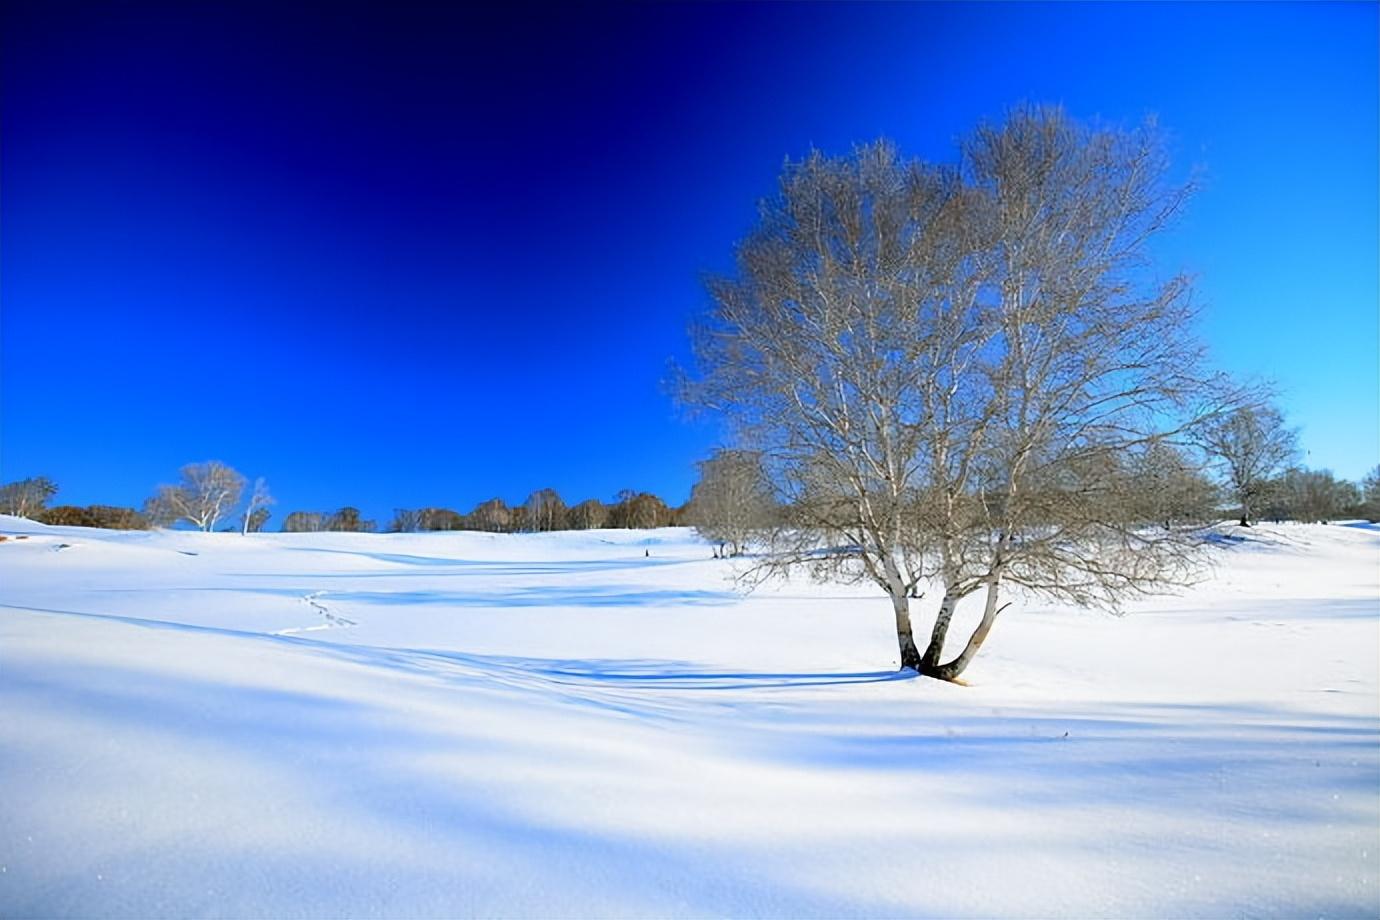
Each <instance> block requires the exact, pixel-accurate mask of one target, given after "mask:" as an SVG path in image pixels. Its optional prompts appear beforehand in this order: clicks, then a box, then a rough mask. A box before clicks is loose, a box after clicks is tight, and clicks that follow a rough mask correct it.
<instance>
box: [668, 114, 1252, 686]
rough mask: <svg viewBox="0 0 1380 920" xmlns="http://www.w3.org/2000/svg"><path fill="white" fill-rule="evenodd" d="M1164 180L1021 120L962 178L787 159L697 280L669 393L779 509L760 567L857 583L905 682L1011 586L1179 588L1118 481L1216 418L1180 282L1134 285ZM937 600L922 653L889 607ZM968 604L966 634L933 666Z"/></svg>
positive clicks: (1122, 139)
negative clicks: (926, 588)
mask: <svg viewBox="0 0 1380 920" xmlns="http://www.w3.org/2000/svg"><path fill="white" fill-rule="evenodd" d="M1164 175H1165V162H1164V159H1163V157H1162V155H1161V148H1160V144H1159V142H1158V139H1157V135H1156V133H1155V131H1154V130H1153V126H1152V125H1146V126H1145V127H1143V128H1141V129H1139V130H1134V131H1123V130H1116V129H1093V128H1088V127H1086V126H1083V125H1080V124H1078V123H1076V122H1074V121H1072V120H1070V119H1069V118H1067V117H1066V116H1065V115H1064V114H1063V113H1062V112H1061V111H1059V110H1056V109H1041V108H1023V109H1018V110H1016V111H1014V112H1013V113H1012V114H1011V115H1010V117H1009V119H1008V120H1007V122H1006V124H1005V125H1003V126H1000V127H990V126H989V127H983V128H981V129H979V130H978V131H977V132H976V133H975V134H974V135H973V136H972V137H971V138H970V139H969V140H968V142H967V143H966V144H965V145H964V147H963V155H962V157H961V161H960V164H959V165H958V166H957V167H939V166H929V165H926V164H923V163H919V162H914V161H905V160H902V159H900V158H899V156H898V155H897V153H896V151H895V149H894V148H893V147H892V146H891V145H890V144H887V143H885V142H879V143H876V144H872V145H869V146H866V147H861V148H859V149H857V150H856V151H855V152H854V154H853V155H852V156H851V157H844V158H838V159H831V158H827V157H825V156H823V155H822V154H819V153H815V154H812V155H811V156H810V157H809V158H807V159H806V160H805V161H803V162H799V163H789V164H788V165H787V168H786V171H785V174H784V175H783V177H782V180H781V191H780V194H779V196H777V197H776V198H774V199H772V200H770V201H767V202H765V203H764V204H763V205H762V209H761V221H760V224H759V226H758V228H757V230H756V231H755V232H754V233H753V234H752V235H751V236H750V237H749V238H748V239H747V240H746V241H745V242H743V243H742V244H741V245H740V247H739V250H738V271H737V272H736V274H735V275H733V276H731V277H727V278H720V279H717V280H714V281H712V282H711V285H710V293H711V296H712V298H713V301H714V308H713V311H712V313H711V315H710V316H709V318H708V320H707V321H706V323H705V324H704V325H703V326H702V327H700V328H699V329H698V330H697V331H696V334H695V353H696V359H697V365H698V374H697V375H695V376H687V377H686V378H685V379H684V380H683V381H682V382H683V384H684V386H683V391H682V392H683V396H684V398H685V399H686V400H687V401H688V402H689V403H690V404H692V405H695V406H700V407H705V408H709V409H712V410H717V411H721V412H723V413H725V414H726V415H727V416H728V418H729V419H730V420H731V421H732V422H733V423H734V426H735V429H734V430H735V431H736V433H737V435H738V438H739V440H740V441H741V442H742V443H743V444H744V445H746V446H749V447H751V448H753V449H757V450H760V451H761V452H762V455H763V458H764V466H765V468H766V470H767V472H768V475H769V476H770V478H771V481H772V483H773V486H774V487H775V489H776V491H777V493H778V494H779V495H781V496H782V497H783V499H784V502H783V503H784V505H785V514H784V516H783V526H781V527H780V528H778V529H777V530H776V531H775V532H774V534H773V538H772V541H771V543H770V545H769V546H768V548H767V552H766V554H765V556H764V563H763V569H761V570H759V571H780V570H784V569H790V568H794V567H797V566H802V565H803V566H807V567H809V568H811V569H812V570H814V571H815V572H816V573H817V574H821V575H824V576H827V577H840V576H843V577H851V578H856V579H867V580H870V581H872V582H874V583H876V584H877V585H878V586H879V587H881V589H882V590H883V591H884V592H885V593H886V594H887V595H889V596H890V598H891V601H892V607H893V610H894V614H895V623H896V632H897V644H898V648H899V652H900V661H901V666H902V667H910V668H915V669H916V670H918V671H920V672H921V673H924V674H927V675H931V676H934V677H938V678H942V679H954V678H957V677H958V676H959V675H960V674H961V673H962V672H963V671H964V669H965V668H966V667H967V666H968V664H969V663H970V662H971V661H972V659H973V657H974V655H975V654H976V653H977V651H978V650H979V648H980V647H981V646H982V644H983V642H984V641H985V640H986V638H987V636H988V634H989V633H990V631H991V629H992V626H993V624H994V622H995V619H996V617H997V615H998V613H999V612H1000V611H1001V610H1002V609H1003V607H1004V605H1003V604H1002V603H1001V598H1002V591H1003V589H1004V588H1005V587H1006V586H1008V585H1018V586H1021V587H1024V588H1026V589H1028V590H1030V591H1034V592H1036V593H1041V594H1044V595H1047V596H1051V597H1054V598H1060V599H1065V600H1069V601H1073V602H1076V603H1080V604H1098V605H1103V606H1108V607H1113V606H1115V605H1116V604H1117V603H1118V602H1119V601H1121V600H1122V599H1123V598H1125V597H1127V596H1129V595H1135V594H1139V593H1145V592H1150V591H1156V590H1161V589H1164V588H1165V587H1168V586H1170V585H1173V584H1178V583H1181V582H1182V581H1183V580H1184V579H1186V578H1188V577H1190V574H1191V571H1192V564H1191V563H1192V553H1193V550H1194V548H1195V541H1194V540H1193V539H1192V538H1191V535H1190V534H1188V533H1186V532H1185V529H1184V528H1181V527H1170V528H1164V527H1146V526H1144V523H1143V521H1142V520H1141V519H1140V514H1139V510H1138V504H1139V503H1138V502H1136V501H1134V500H1133V499H1134V498H1135V496H1136V492H1137V490H1138V489H1139V488H1140V482H1139V480H1138V477H1136V476H1135V475H1134V474H1133V471H1132V470H1131V469H1130V468H1128V465H1127V464H1126V462H1125V458H1126V457H1127V455H1128V454H1129V453H1130V452H1132V451H1135V450H1138V449H1142V448H1143V447H1145V446H1146V445H1149V444H1151V443H1154V442H1156V441H1162V440H1165V439H1168V438H1172V437H1174V436H1175V435H1176V434H1179V433H1182V432H1184V431H1187V430H1188V429H1189V428H1190V427H1191V426H1193V425H1194V424H1195V423H1197V422H1198V421H1200V420H1201V419H1202V418H1204V417H1207V416H1210V415H1211V414H1212V413H1213V412H1215V411H1217V407H1218V406H1219V405H1220V404H1222V403H1223V402H1229V401H1230V396H1229V395H1228V394H1226V393H1225V388H1224V386H1223V385H1221V382H1220V380H1218V379H1216V378H1213V377H1212V375H1209V374H1208V373H1207V372H1206V371H1204V370H1203V368H1202V361H1201V350H1200V348H1199V346H1198V344H1197V342H1196V341H1195V340H1194V338H1193V336H1192V335H1191V333H1190V326H1191V315H1192V312H1191V310H1190V307H1189V303H1188V295H1189V287H1188V283H1187V281H1186V280H1185V279H1183V278H1181V277H1173V278H1170V279H1169V280H1168V281H1166V282H1162V283H1154V282H1152V281H1150V280H1149V277H1148V275H1147V273H1146V272H1145V270H1144V268H1145V265H1144V263H1145V251H1146V249H1145V244H1146V241H1147V240H1149V239H1150V238H1152V237H1153V236H1154V235H1155V234H1156V233H1157V232H1159V231H1160V230H1161V229H1163V228H1164V227H1165V226H1166V225H1167V224H1168V223H1169V221H1170V220H1171V218H1172V217H1173V215H1174V214H1175V213H1176V211H1177V210H1178V208H1179V206H1180V205H1181V203H1182V202H1183V200H1184V198H1185V196H1186V195H1187V193H1188V189H1187V188H1185V187H1175V186H1170V185H1168V184H1166V183H1165V181H1164ZM1208 393H1212V394H1218V395H1215V396H1214V398H1213V399H1212V400H1207V399H1206V397H1205V394H1208ZM931 579H932V580H933V581H935V582H937V583H938V586H939V587H940V588H941V589H942V598H941V600H940V603H939V608H938V612H937V614H936V617H935V621H934V625H933V629H932V630H931V634H930V638H929V642H928V644H927V645H926V647H925V649H924V651H923V653H922V652H921V650H920V649H919V648H918V646H917V644H916V642H915V641H914V638H913V635H912V629H911V619H910V604H909V601H910V599H911V597H912V596H913V595H914V594H915V593H917V589H918V587H919V586H920V585H921V584H922V583H923V582H925V581H928V580H931ZM975 592H982V593H983V594H984V602H983V613H982V618H981V622H980V624H979V625H978V627H977V629H976V630H975V631H974V632H973V633H972V635H971V636H970V637H969V638H968V640H967V642H966V643H965V645H964V647H963V649H962V651H961V652H959V653H958V654H957V655H956V656H954V657H953V658H951V659H949V660H947V661H945V660H944V658H943V650H944V645H945V640H946V637H947V634H948V630H949V627H950V624H951V622H952V618H953V615H954V611H955V608H956V607H957V605H958V603H959V602H960V601H961V600H962V599H963V598H965V597H968V596H969V595H971V594H973V593H975Z"/></svg>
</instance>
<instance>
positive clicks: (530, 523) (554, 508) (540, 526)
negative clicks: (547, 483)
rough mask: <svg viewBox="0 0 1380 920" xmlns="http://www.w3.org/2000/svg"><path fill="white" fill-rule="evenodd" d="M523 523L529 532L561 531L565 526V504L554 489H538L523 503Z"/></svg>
mask: <svg viewBox="0 0 1380 920" xmlns="http://www.w3.org/2000/svg"><path fill="white" fill-rule="evenodd" d="M523 508H524V510H525V515H526V516H525V523H526V526H527V529H529V530H539V531H547V530H563V529H565V526H566V514H567V511H566V507H565V502H564V501H562V500H561V496H560V495H559V494H558V493H557V492H556V490H555V489H540V490H538V491H536V492H533V493H532V494H531V495H529V496H527V501H526V502H524V503H523Z"/></svg>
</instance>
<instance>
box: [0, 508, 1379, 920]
mask: <svg viewBox="0 0 1380 920" xmlns="http://www.w3.org/2000/svg"><path fill="white" fill-rule="evenodd" d="M0 533H3V534H8V535H9V536H10V539H8V540H6V541H4V542H3V543H0V916H5V917H31V916H127V917H146V916H171V917H191V916H234V917H245V916H272V917H296V916H314V917H343V916H356V917H358V916H392V917H424V916H470V915H478V916H486V917H487V916H518V917H583V916H599V917H602V916H634V917H644V916H657V917H660V916H735V917H739V916H790V917H797V916H828V917H836V916H902V915H904V916H912V915H913V916H941V917H952V916H972V915H978V916H1041V917H1043V916H1077V917H1091V916H1106V915H1121V916H1146V917H1149V916H1188V915H1197V916H1212V917H1220V916H1233V915H1249V916H1269V915H1278V916H1303V915H1307V916H1326V917H1331V916H1364V917H1374V916H1380V869H1378V867H1380V697H1377V670H1378V668H1377V663H1378V661H1380V610H1377V607H1380V531H1377V530H1375V529H1368V528H1366V527H1365V526H1339V525H1333V526H1326V527H1325V526H1299V525H1293V526H1289V525H1286V526H1280V527H1261V528H1256V529H1253V530H1251V531H1240V530H1239V529H1236V528H1225V527H1224V528H1223V529H1222V531H1221V533H1222V534H1223V535H1224V537H1223V539H1222V541H1221V543H1220V545H1219V547H1218V548H1217V549H1216V551H1215V554H1214V558H1215V559H1216V571H1215V574H1214V575H1213V577H1212V578H1211V579H1210V580H1209V581H1207V582H1205V583H1204V584H1203V585H1201V586H1200V587H1198V588H1196V589H1193V590H1192V591H1190V592H1188V593H1186V594H1185V595H1183V596H1181V597H1173V598H1161V599H1157V600H1155V601H1151V602H1142V603H1138V604H1135V605H1132V607H1131V608H1130V609H1129V611H1128V613H1127V615H1126V616H1124V617H1121V618H1114V617H1110V616H1107V615H1105V614H1098V613H1090V612H1086V611H1079V610H1073V609H1066V608H1062V607H1051V606H1049V605H1048V604H1041V603H1038V602H1022V603H1018V604H1017V605H1016V606H1014V607H1012V608H1011V609H1010V610H1009V611H1008V612H1007V613H1005V614H1004V615H1003V617H1002V619H1001V620H999V621H998V624H997V627H996V629H995V630H994V631H993V634H992V638H991V639H990V640H989V642H988V645H987V648H985V649H984V651H983V653H982V655H981V656H980V657H979V658H978V660H977V662H976V664H975V665H974V666H973V667H972V668H971V669H970V670H969V672H968V675H967V677H968V678H969V679H970V682H971V686H968V687H958V686H951V685H945V684H941V683H938V682H935V681H929V680H914V679H910V680H906V679H898V678H897V676H896V674H895V673H894V671H893V670H892V669H893V667H894V661H895V649H894V639H893V636H892V630H891V623H890V621H891V613H890V606H889V603H888V602H887V601H886V599H885V598H883V597H881V596H880V595H879V594H877V593H876V592H875V591H869V590H866V589H864V588H862V587H856V588H850V587H840V586H833V585H816V584H812V583H810V582H808V581H804V580H802V581H799V582H791V583H788V584H783V585H769V586H766V587H762V588H759V589H758V590H756V591H755V592H754V593H752V594H750V595H746V596H745V595H743V594H741V593H739V592H738V591H737V590H736V589H735V587H734V584H733V582H732V580H731V578H730V577H729V576H730V573H731V569H732V566H733V565H734V563H731V562H723V561H718V560H714V559H712V558H711V554H710V550H709V548H708V547H707V546H705V545H703V544H701V543H699V542H698V541H696V539H695V538H694V536H693V534H691V533H690V532H688V531H682V530H669V531H622V532H619V531H594V532H588V533H566V534H551V535H531V536H488V535H480V534H419V535H392V536H379V535H368V534H311V535H308V534H301V535H280V534H264V535H254V536H250V537H240V536H238V535H232V534H209V535H207V534H193V533H152V534H150V533H113V532H104V531H97V530H85V529H78V528H47V527H42V526H40V525H37V524H31V523H29V522H27V521H21V520H18V519H15V518H0ZM18 534H28V535H29V537H28V539H25V540H18V539H15V535H18ZM1238 536H1244V537H1245V539H1244V540H1237V539H1235V538H1236V537H1238ZM936 604H937V597H936V596H935V593H934V592H933V591H932V592H931V593H930V596H929V597H928V598H926V599H925V600H922V601H919V602H918V603H917V613H918V615H917V619H918V621H919V622H918V624H917V626H918V628H920V629H922V630H923V629H926V628H927V625H928V624H927V621H928V618H929V616H931V615H932V613H933V608H934V607H935V606H936ZM970 606H976V602H975V601H970ZM965 613H966V614H968V615H974V614H976V611H975V610H967V611H963V610H962V609H961V612H960V615H961V616H962V615H963V614H965ZM967 622H968V621H964V622H960V623H959V624H958V625H957V627H956V629H955V635H957V634H959V633H963V632H964V629H965V626H966V625H967ZM955 641H957V640H955Z"/></svg>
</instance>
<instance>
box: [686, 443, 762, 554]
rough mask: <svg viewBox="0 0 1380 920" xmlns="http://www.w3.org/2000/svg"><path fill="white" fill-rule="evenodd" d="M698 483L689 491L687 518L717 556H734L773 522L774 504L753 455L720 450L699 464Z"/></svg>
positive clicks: (759, 457)
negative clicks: (713, 545) (711, 546)
mask: <svg viewBox="0 0 1380 920" xmlns="http://www.w3.org/2000/svg"><path fill="white" fill-rule="evenodd" d="M699 468H700V480H699V482H697V483H696V484H695V485H694V487H693V488H692V489H691V491H690V506H689V509H688V517H689V520H690V523H691V524H692V525H693V526H694V528H695V529H696V530H697V531H698V532H699V533H700V535H701V536H703V537H704V538H705V539H707V540H710V541H711V542H713V543H716V544H718V549H717V550H716V553H718V554H726V555H732V556H737V555H738V554H739V553H741V552H742V551H743V547H744V546H746V545H747V542H748V539H749V538H750V537H751V536H752V535H753V534H754V533H759V532H762V531H763V530H764V529H765V528H766V527H767V526H768V525H769V524H771V522H772V512H773V510H774V508H775V500H774V498H773V496H772V489H771V483H770V482H768V480H767V476H766V473H765V472H764V471H763V469H762V458H761V456H760V455H759V454H757V453H755V452H753V451H745V450H727V449H719V450H716V451H714V453H713V455H712V456H711V457H710V458H709V459H708V460H701V461H700V463H699Z"/></svg>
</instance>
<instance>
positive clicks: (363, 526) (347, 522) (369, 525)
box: [326, 505, 375, 533]
mask: <svg viewBox="0 0 1380 920" xmlns="http://www.w3.org/2000/svg"><path fill="white" fill-rule="evenodd" d="M326 529H327V530H332V531H337V532H340V533H371V532H373V531H374V529H375V525H374V522H373V521H366V520H364V519H363V518H362V517H360V513H359V509H358V508H356V507H354V506H353V505H346V506H345V507H344V508H341V509H340V510H339V511H337V512H335V513H334V514H332V515H331V516H330V517H328V518H327V519H326Z"/></svg>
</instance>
